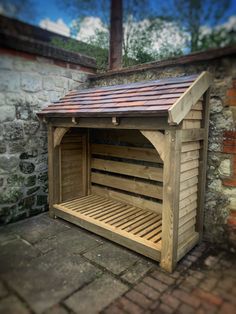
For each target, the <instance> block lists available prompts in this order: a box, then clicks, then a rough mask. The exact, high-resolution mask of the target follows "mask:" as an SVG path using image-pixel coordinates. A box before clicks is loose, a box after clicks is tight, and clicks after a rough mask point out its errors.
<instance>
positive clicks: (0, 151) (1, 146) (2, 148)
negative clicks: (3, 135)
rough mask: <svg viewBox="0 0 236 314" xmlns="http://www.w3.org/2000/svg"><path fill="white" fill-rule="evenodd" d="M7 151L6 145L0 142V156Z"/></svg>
mask: <svg viewBox="0 0 236 314" xmlns="http://www.w3.org/2000/svg"><path fill="white" fill-rule="evenodd" d="M6 151H7V145H6V143H5V142H4V141H0V154H4V153H5V152H6Z"/></svg>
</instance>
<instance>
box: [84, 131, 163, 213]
mask: <svg viewBox="0 0 236 314" xmlns="http://www.w3.org/2000/svg"><path fill="white" fill-rule="evenodd" d="M130 133H131V134H130ZM91 142H92V143H91V147H90V148H91V162H90V166H91V175H90V178H91V192H92V193H93V194H98V195H101V196H102V195H106V196H108V197H110V198H113V199H116V200H120V201H124V202H125V203H127V204H130V205H133V206H135V207H138V208H143V209H149V210H151V211H155V212H157V213H160V212H161V207H162V198H163V161H162V160H161V158H160V156H159V155H158V153H157V151H156V150H155V149H154V148H153V146H152V145H151V144H150V142H149V141H148V140H147V139H146V138H145V137H144V136H143V135H142V134H141V133H140V132H136V131H132V132H130V131H128V132H127V131H124V130H116V131H114V130H109V131H107V132H106V133H104V132H103V131H97V132H96V133H93V131H92V132H91Z"/></svg>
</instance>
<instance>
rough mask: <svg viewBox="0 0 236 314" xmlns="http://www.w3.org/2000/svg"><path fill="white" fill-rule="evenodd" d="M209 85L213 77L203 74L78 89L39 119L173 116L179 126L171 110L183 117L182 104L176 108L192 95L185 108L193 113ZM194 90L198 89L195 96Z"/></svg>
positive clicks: (46, 110) (43, 113)
mask: <svg viewBox="0 0 236 314" xmlns="http://www.w3.org/2000/svg"><path fill="white" fill-rule="evenodd" d="M209 84H210V79H209V74H208V73H207V72H203V73H202V74H201V75H191V76H182V77H175V78H168V79H161V80H155V81H146V82H138V83H131V84H126V85H115V86H107V87H98V88H90V89H84V90H74V91H70V92H69V93H68V94H66V95H65V96H64V97H62V98H60V99H59V100H58V101H56V102H53V103H51V104H50V105H48V106H47V107H46V108H44V109H43V110H42V111H41V112H39V113H38V116H39V117H97V118H99V117H137V116H142V117H146V116H161V115H168V114H169V118H172V120H173V122H174V123H179V122H180V121H181V118H180V117H177V118H176V119H173V117H171V111H172V110H173V113H174V115H175V116H179V113H178V111H179V109H181V107H180V105H178V106H177V108H176V105H177V104H178V103H179V102H180V100H181V105H182V103H183V98H184V100H186V99H185V98H186V97H187V98H189V96H191V95H192V99H190V102H189V103H188V104H186V108H182V109H181V110H182V111H183V112H185V111H186V112H185V113H187V111H189V110H190V108H189V107H190V103H192V102H193V104H194V102H196V101H197V100H198V99H195V98H197V97H199V98H200V97H201V96H202V94H203V93H204V92H205V91H206V89H207V88H208V87H209ZM196 88H198V90H196ZM192 89H195V91H194V93H193V90H192ZM193 94H196V95H193ZM193 104H192V105H193ZM187 109H188V110H187ZM176 111H177V112H176ZM170 120H171V119H170Z"/></svg>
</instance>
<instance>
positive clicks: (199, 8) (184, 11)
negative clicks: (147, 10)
mask: <svg viewBox="0 0 236 314" xmlns="http://www.w3.org/2000/svg"><path fill="white" fill-rule="evenodd" d="M230 4H231V0H221V1H219V0H173V7H172V9H170V8H169V9H168V10H167V9H166V8H163V12H164V11H165V12H170V13H168V14H165V13H164V14H165V16H166V17H168V18H171V19H175V20H176V21H177V22H178V23H179V25H180V26H181V27H183V28H184V29H185V30H186V32H188V33H189V42H188V47H189V49H190V51H197V50H199V49H201V48H202V46H201V44H200V38H201V28H202V26H206V25H208V26H210V27H215V26H216V25H218V24H219V23H220V22H222V20H223V18H224V17H225V16H226V14H227V10H228V8H229V7H230Z"/></svg>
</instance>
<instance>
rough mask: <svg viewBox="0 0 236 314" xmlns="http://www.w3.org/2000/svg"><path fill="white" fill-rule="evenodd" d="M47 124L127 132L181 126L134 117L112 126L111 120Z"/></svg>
mask: <svg viewBox="0 0 236 314" xmlns="http://www.w3.org/2000/svg"><path fill="white" fill-rule="evenodd" d="M48 123H50V124H51V125H53V126H55V127H64V128H70V127H72V128H73V127H77V128H98V129H129V130H140V129H141V130H173V129H180V128H181V126H180V125H178V126H176V125H175V126H173V125H169V124H168V121H167V117H145V118H144V117H136V118H120V119H119V124H118V125H114V124H113V123H112V119H111V118H79V123H78V124H74V123H72V121H71V118H48Z"/></svg>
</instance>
